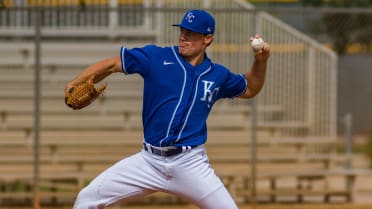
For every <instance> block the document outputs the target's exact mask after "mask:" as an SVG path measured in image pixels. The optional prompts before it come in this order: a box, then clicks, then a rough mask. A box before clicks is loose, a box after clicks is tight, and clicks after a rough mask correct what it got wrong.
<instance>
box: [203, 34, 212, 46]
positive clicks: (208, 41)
mask: <svg viewBox="0 0 372 209" xmlns="http://www.w3.org/2000/svg"><path fill="white" fill-rule="evenodd" d="M212 42H213V35H212V34H208V35H205V36H204V43H205V44H206V45H207V46H209V45H211V43H212Z"/></svg>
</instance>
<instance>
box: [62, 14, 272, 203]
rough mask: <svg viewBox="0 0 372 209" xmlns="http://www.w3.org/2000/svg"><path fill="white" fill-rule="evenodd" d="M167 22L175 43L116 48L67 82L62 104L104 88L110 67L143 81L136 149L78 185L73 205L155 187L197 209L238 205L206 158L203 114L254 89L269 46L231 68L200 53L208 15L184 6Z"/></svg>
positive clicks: (79, 102)
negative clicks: (237, 69)
mask: <svg viewBox="0 0 372 209" xmlns="http://www.w3.org/2000/svg"><path fill="white" fill-rule="evenodd" d="M173 26H176V27H178V28H179V30H180V34H179V39H178V45H176V46H168V47H159V46H156V45H147V46H144V47H142V48H132V49H128V48H126V47H122V48H121V50H120V54H119V55H118V56H116V57H113V58H108V59H105V60H102V61H100V62H97V63H95V64H93V65H91V66H89V67H87V68H86V69H85V70H83V71H82V72H81V73H80V74H79V75H78V76H77V77H76V78H75V79H73V80H72V81H71V82H69V83H68V84H67V85H66V89H65V93H66V99H65V102H66V104H67V105H68V106H69V107H71V108H72V109H81V108H83V107H86V106H87V105H89V104H90V103H91V102H93V101H94V99H95V98H97V96H99V95H100V93H101V92H102V91H103V90H104V89H105V86H101V87H99V88H97V89H96V88H95V87H94V84H95V83H97V82H99V81H101V80H103V79H104V78H106V77H107V76H109V75H111V74H113V73H124V74H125V75H130V74H139V75H140V76H141V77H142V78H143V80H144V90H143V113H142V122H143V135H144V139H143V142H142V143H143V149H142V150H141V151H139V152H138V153H136V154H134V155H132V156H130V157H127V158H125V159H122V160H120V161H118V162H117V163H116V164H114V165H113V166H111V167H109V168H108V169H106V170H105V171H103V172H102V173H101V174H99V175H98V176H97V177H96V178H95V179H94V180H93V181H92V182H91V183H90V184H89V185H88V186H86V187H85V188H83V189H82V190H81V191H80V193H79V194H78V196H77V199H76V201H75V204H74V209H95V208H105V207H108V206H110V205H113V204H115V203H118V202H122V201H126V202H127V201H130V200H131V199H133V198H138V197H144V196H146V195H149V194H151V193H154V192H156V191H162V192H167V193H171V194H175V195H178V196H179V197H182V198H183V199H186V200H188V201H190V202H191V203H193V204H195V205H196V206H198V207H200V208H203V209H221V208H223V209H236V208H238V207H237V205H236V203H235V202H234V200H233V199H232V197H231V195H230V194H229V193H228V191H227V189H226V188H225V186H224V185H223V183H222V181H221V180H220V179H219V177H218V176H216V174H215V172H214V170H213V169H212V168H211V165H210V164H209V162H208V157H207V155H206V150H205V147H204V144H205V143H206V141H207V126H206V120H207V118H208V114H209V113H210V111H211V109H212V107H213V104H214V103H215V102H216V101H217V100H219V99H223V98H252V97H254V96H255V95H257V94H258V93H259V91H260V90H261V88H262V86H263V85H264V80H265V74H266V67H267V62H268V58H269V54H270V48H269V45H268V44H267V43H264V44H262V43H261V47H254V51H255V53H254V54H255V55H254V56H255V60H254V63H253V65H252V67H251V69H250V70H248V71H247V72H245V73H241V74H237V73H233V72H231V71H230V70H229V69H228V68H227V67H225V66H223V65H220V64H217V63H214V62H213V61H212V60H211V59H210V58H209V57H208V55H207V54H206V49H207V47H208V46H209V45H210V44H211V43H212V42H213V37H214V31H215V21H214V17H213V16H212V15H211V14H210V13H208V12H206V11H203V10H190V11H187V12H186V13H185V15H184V17H183V19H182V20H181V22H180V23H179V24H174V25H173ZM253 38H258V39H260V37H259V36H258V35H256V36H255V37H252V38H251V41H252V39H253ZM124 90H125V89H124ZM124 149H125V148H124Z"/></svg>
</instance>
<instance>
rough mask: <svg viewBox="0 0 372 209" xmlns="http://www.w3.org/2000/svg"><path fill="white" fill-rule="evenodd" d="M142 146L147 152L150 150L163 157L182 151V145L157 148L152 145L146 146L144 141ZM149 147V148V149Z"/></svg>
mask: <svg viewBox="0 0 372 209" xmlns="http://www.w3.org/2000/svg"><path fill="white" fill-rule="evenodd" d="M143 148H144V149H145V150H146V151H147V152H151V153H153V154H155V155H159V156H163V157H170V156H173V155H177V154H180V153H182V152H183V148H182V147H167V148H157V147H154V146H151V145H150V146H148V145H147V144H146V143H143ZM149 149H151V150H149Z"/></svg>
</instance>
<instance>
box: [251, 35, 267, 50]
mask: <svg viewBox="0 0 372 209" xmlns="http://www.w3.org/2000/svg"><path fill="white" fill-rule="evenodd" d="M251 46H252V48H253V49H254V50H255V51H258V50H261V49H262V48H263V47H264V41H263V39H262V38H253V39H252V41H251Z"/></svg>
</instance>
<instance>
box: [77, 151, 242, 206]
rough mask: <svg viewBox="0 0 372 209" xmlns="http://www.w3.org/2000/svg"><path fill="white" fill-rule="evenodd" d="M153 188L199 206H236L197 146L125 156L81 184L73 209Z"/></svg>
mask: <svg viewBox="0 0 372 209" xmlns="http://www.w3.org/2000/svg"><path fill="white" fill-rule="evenodd" d="M155 191H163V192H168V193H172V194H175V195H178V196H180V197H182V198H185V199H187V200H189V201H190V202H192V203H194V204H195V205H197V206H199V207H200V208H202V209H215V208H224V209H236V208H237V206H236V204H235V202H234V201H233V199H232V198H231V196H230V194H229V193H228V191H227V190H226V188H225V187H224V185H223V184H222V182H221V181H220V179H219V178H218V177H217V176H216V175H215V173H214V171H213V169H212V168H211V167H210V165H209V163H208V158H207V156H206V154H205V148H204V147H203V146H201V147H197V148H194V149H192V150H189V151H187V152H185V153H182V154H179V155H176V156H171V157H162V156H157V155H153V154H151V153H148V152H146V151H142V152H141V153H138V154H135V155H133V156H131V157H129V158H125V159H123V160H121V161H119V162H118V163H116V164H115V165H113V166H112V167H110V168H108V169H107V170H105V171H104V172H102V173H101V174H100V175H99V176H97V177H96V178H95V179H94V180H93V181H92V182H91V183H90V184H89V185H88V186H87V187H85V188H84V189H83V190H82V191H81V192H80V193H79V195H78V197H77V200H76V202H75V205H74V209H98V208H105V207H107V206H109V205H112V204H115V203H118V202H122V201H130V200H132V199H133V198H138V197H143V196H145V195H148V194H151V193H153V192H155Z"/></svg>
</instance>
